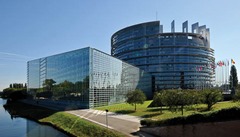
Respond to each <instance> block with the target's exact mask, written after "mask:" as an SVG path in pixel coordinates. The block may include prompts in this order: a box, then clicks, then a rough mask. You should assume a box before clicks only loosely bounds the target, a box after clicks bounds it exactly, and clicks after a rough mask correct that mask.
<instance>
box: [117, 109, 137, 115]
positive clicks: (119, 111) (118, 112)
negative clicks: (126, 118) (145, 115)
mask: <svg viewBox="0 0 240 137" xmlns="http://www.w3.org/2000/svg"><path fill="white" fill-rule="evenodd" d="M134 112H136V111H134V110H118V111H116V112H115V113H117V114H131V113H134Z"/></svg>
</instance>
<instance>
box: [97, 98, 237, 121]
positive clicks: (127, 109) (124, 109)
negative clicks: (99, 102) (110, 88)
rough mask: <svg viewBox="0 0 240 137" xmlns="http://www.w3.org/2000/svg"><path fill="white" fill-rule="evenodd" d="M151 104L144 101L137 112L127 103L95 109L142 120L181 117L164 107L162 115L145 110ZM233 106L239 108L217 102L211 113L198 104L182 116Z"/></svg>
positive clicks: (185, 111) (155, 110)
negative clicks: (137, 117)
mask: <svg viewBox="0 0 240 137" xmlns="http://www.w3.org/2000/svg"><path fill="white" fill-rule="evenodd" d="M151 102H152V100H150V101H145V102H144V104H142V105H137V111H136V112H135V111H134V106H132V105H129V104H127V103H122V104H116V105H111V106H104V107H98V108H95V109H97V110H106V109H108V110H109V111H111V112H116V113H121V114H129V115H133V116H140V117H143V118H151V119H158V120H161V119H168V118H173V117H178V116H182V114H181V112H180V111H177V112H171V111H169V110H168V109H167V108H166V107H164V108H163V113H160V109H159V108H147V106H148V105H149V104H150V103H151ZM234 106H240V104H239V103H236V102H232V101H224V102H219V103H217V104H215V105H214V106H213V108H212V110H211V111H205V109H206V108H207V105H205V104H199V105H193V106H187V107H185V109H184V116H187V115H191V114H196V113H209V112H212V111H217V110H220V109H223V108H230V107H234Z"/></svg>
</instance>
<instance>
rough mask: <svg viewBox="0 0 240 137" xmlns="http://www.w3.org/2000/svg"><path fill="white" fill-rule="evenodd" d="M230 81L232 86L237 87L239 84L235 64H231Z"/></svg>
mask: <svg viewBox="0 0 240 137" xmlns="http://www.w3.org/2000/svg"><path fill="white" fill-rule="evenodd" d="M229 82H230V87H231V88H236V87H237V86H238V77H237V69H236V67H235V66H234V65H232V66H231V71H230V78H229Z"/></svg>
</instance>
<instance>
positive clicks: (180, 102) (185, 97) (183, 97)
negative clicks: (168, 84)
mask: <svg viewBox="0 0 240 137" xmlns="http://www.w3.org/2000/svg"><path fill="white" fill-rule="evenodd" d="M176 100H177V101H176V102H177V104H176V105H177V106H180V109H181V112H182V115H183V109H184V106H186V105H190V94H189V93H188V92H187V91H184V90H182V91H178V93H177V98H176Z"/></svg>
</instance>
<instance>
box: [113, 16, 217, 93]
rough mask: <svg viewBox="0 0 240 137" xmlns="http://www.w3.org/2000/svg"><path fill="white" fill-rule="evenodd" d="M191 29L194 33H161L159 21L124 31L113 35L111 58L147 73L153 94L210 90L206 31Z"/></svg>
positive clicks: (211, 64)
mask: <svg viewBox="0 0 240 137" xmlns="http://www.w3.org/2000/svg"><path fill="white" fill-rule="evenodd" d="M194 25H195V26H194V30H193V31H196V30H195V29H197V31H196V32H197V33H194V32H192V33H188V32H171V33H163V32H162V30H161V28H162V25H160V22H159V21H154V22H148V23H142V24H138V25H134V26H130V27H127V28H124V29H122V30H120V31H118V32H116V33H115V34H113V36H112V38H111V54H112V56H115V57H117V58H119V59H121V60H124V61H126V62H128V63H130V64H133V65H136V66H137V67H139V68H140V69H143V70H145V71H147V72H149V73H151V74H152V75H153V76H154V77H155V80H154V83H155V86H154V87H155V90H161V89H172V88H174V89H176V88H190V89H191V88H195V89H198V88H203V87H206V86H211V84H212V82H213V80H214V64H215V63H214V62H215V59H214V50H213V49H211V48H210V45H209V43H210V40H209V29H206V26H205V25H204V26H200V27H198V26H196V25H198V23H197V24H194ZM184 27H185V28H186V26H184ZM184 27H183V28H184Z"/></svg>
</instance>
